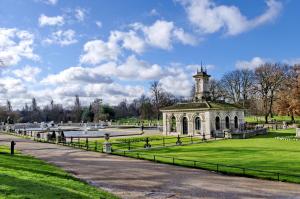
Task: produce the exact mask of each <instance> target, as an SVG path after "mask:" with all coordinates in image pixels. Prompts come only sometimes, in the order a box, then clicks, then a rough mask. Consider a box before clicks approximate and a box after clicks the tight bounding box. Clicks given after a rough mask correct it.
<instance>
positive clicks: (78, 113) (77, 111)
mask: <svg viewBox="0 0 300 199" xmlns="http://www.w3.org/2000/svg"><path fill="white" fill-rule="evenodd" d="M73 114H74V115H73V116H74V121H75V122H80V120H81V114H82V108H81V104H80V100H79V96H78V95H75V102H74V107H73Z"/></svg>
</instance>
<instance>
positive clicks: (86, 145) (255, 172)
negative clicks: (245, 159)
mask: <svg viewBox="0 0 300 199" xmlns="http://www.w3.org/2000/svg"><path fill="white" fill-rule="evenodd" d="M9 134H12V135H17V136H21V137H25V138H29V136H23V135H20V134H18V133H14V132H9ZM181 138H190V143H197V142H195V139H194V138H193V137H192V138H191V137H190V136H186V137H181ZM169 139H173V140H174V137H173V138H164V139H158V140H164V142H165V145H164V146H165V147H166V146H167V145H166V140H169ZM34 140H35V141H37V142H45V143H53V144H61V145H64V146H69V147H74V148H80V149H84V150H88V151H95V152H103V145H102V143H101V142H99V141H97V140H93V141H91V140H89V139H88V138H85V140H84V141H83V140H80V139H77V140H72V139H71V140H70V141H68V142H67V141H65V142H59V143H58V142H56V141H55V140H45V139H39V138H34ZM155 140H156V139H155ZM155 140H152V141H155ZM198 140H199V138H198ZM177 141H178V137H177ZM138 142H144V140H143V141H138ZM201 142H202V140H201ZM133 143H134V142H132V143H131V142H130V141H129V142H127V143H126V142H125V144H127V146H126V147H128V145H129V147H128V148H127V149H130V150H120V149H117V150H116V149H115V150H113V151H112V153H113V154H115V155H121V156H126V157H132V158H137V159H144V160H150V161H154V162H161V163H167V164H173V165H178V166H186V167H192V168H200V169H205V170H210V171H215V172H218V173H226V174H230V175H238V176H246V177H256V178H263V179H271V180H278V181H289V182H297V183H300V175H296V174H287V173H280V172H276V171H266V170H260V169H254V168H246V167H241V166H235V165H226V164H220V163H211V162H205V161H199V160H191V159H183V158H177V157H174V156H164V155H157V154H147V153H141V152H135V151H134V150H132V149H131V148H130V147H132V144H133ZM135 143H137V142H135ZM198 143H199V142H198ZM112 144H113V145H116V144H123V145H124V143H123V142H119V143H114V142H112ZM181 144H182V145H183V143H181ZM186 144H188V143H186ZM174 145H177V144H174V142H173V146H174ZM137 149H138V148H137ZM139 149H141V148H139Z"/></svg>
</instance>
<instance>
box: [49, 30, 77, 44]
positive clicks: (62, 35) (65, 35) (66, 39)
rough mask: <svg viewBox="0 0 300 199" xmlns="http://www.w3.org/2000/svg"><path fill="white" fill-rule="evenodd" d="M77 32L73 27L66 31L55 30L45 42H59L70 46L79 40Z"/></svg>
mask: <svg viewBox="0 0 300 199" xmlns="http://www.w3.org/2000/svg"><path fill="white" fill-rule="evenodd" d="M75 36H76V32H75V31H74V30H72V29H68V30H66V31H63V30H58V31H56V32H53V33H52V34H51V36H50V37H49V38H47V39H45V40H44V41H43V42H44V43H47V44H59V45H61V46H68V45H71V44H74V43H77V42H78V41H77V40H76V39H75Z"/></svg>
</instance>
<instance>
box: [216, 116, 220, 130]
mask: <svg viewBox="0 0 300 199" xmlns="http://www.w3.org/2000/svg"><path fill="white" fill-rule="evenodd" d="M220 129H221V126H220V118H219V116H217V117H216V130H220Z"/></svg>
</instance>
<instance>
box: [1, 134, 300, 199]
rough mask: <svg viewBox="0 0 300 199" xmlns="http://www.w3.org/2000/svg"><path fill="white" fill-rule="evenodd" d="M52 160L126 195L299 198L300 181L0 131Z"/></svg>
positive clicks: (4, 140) (7, 139)
mask: <svg viewBox="0 0 300 199" xmlns="http://www.w3.org/2000/svg"><path fill="white" fill-rule="evenodd" d="M11 139H14V140H15V141H17V144H16V149H17V150H20V151H22V152H23V153H25V154H30V155H33V156H35V157H37V158H40V159H43V160H46V161H48V162H50V163H53V164H55V165H57V166H59V167H61V168H63V169H64V170H66V171H68V172H71V173H72V174H73V175H74V176H76V177H78V178H80V179H83V180H86V181H88V182H89V183H90V184H92V185H95V186H97V187H100V188H102V189H105V190H108V191H110V192H113V193H115V194H116V195H119V196H121V197H122V198H136V199H140V198H170V199H175V198H176V199H177V198H178V199H179V198H180V199H184V198H230V199H234V198H300V185H298V184H291V183H283V182H276V181H266V180H258V179H251V178H243V177H233V176H226V175H221V174H215V173H213V172H209V171H205V170H200V169H190V168H184V167H178V166H173V165H166V164H157V163H153V162H150V161H144V160H136V159H131V158H126V157H119V156H113V155H106V154H102V153H96V152H88V151H82V150H80V149H73V148H69V147H64V146H59V145H54V144H45V143H37V142H33V141H30V140H24V139H21V138H16V137H13V136H9V135H3V134H0V145H3V144H5V145H8V144H9V142H10V140H11Z"/></svg>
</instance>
